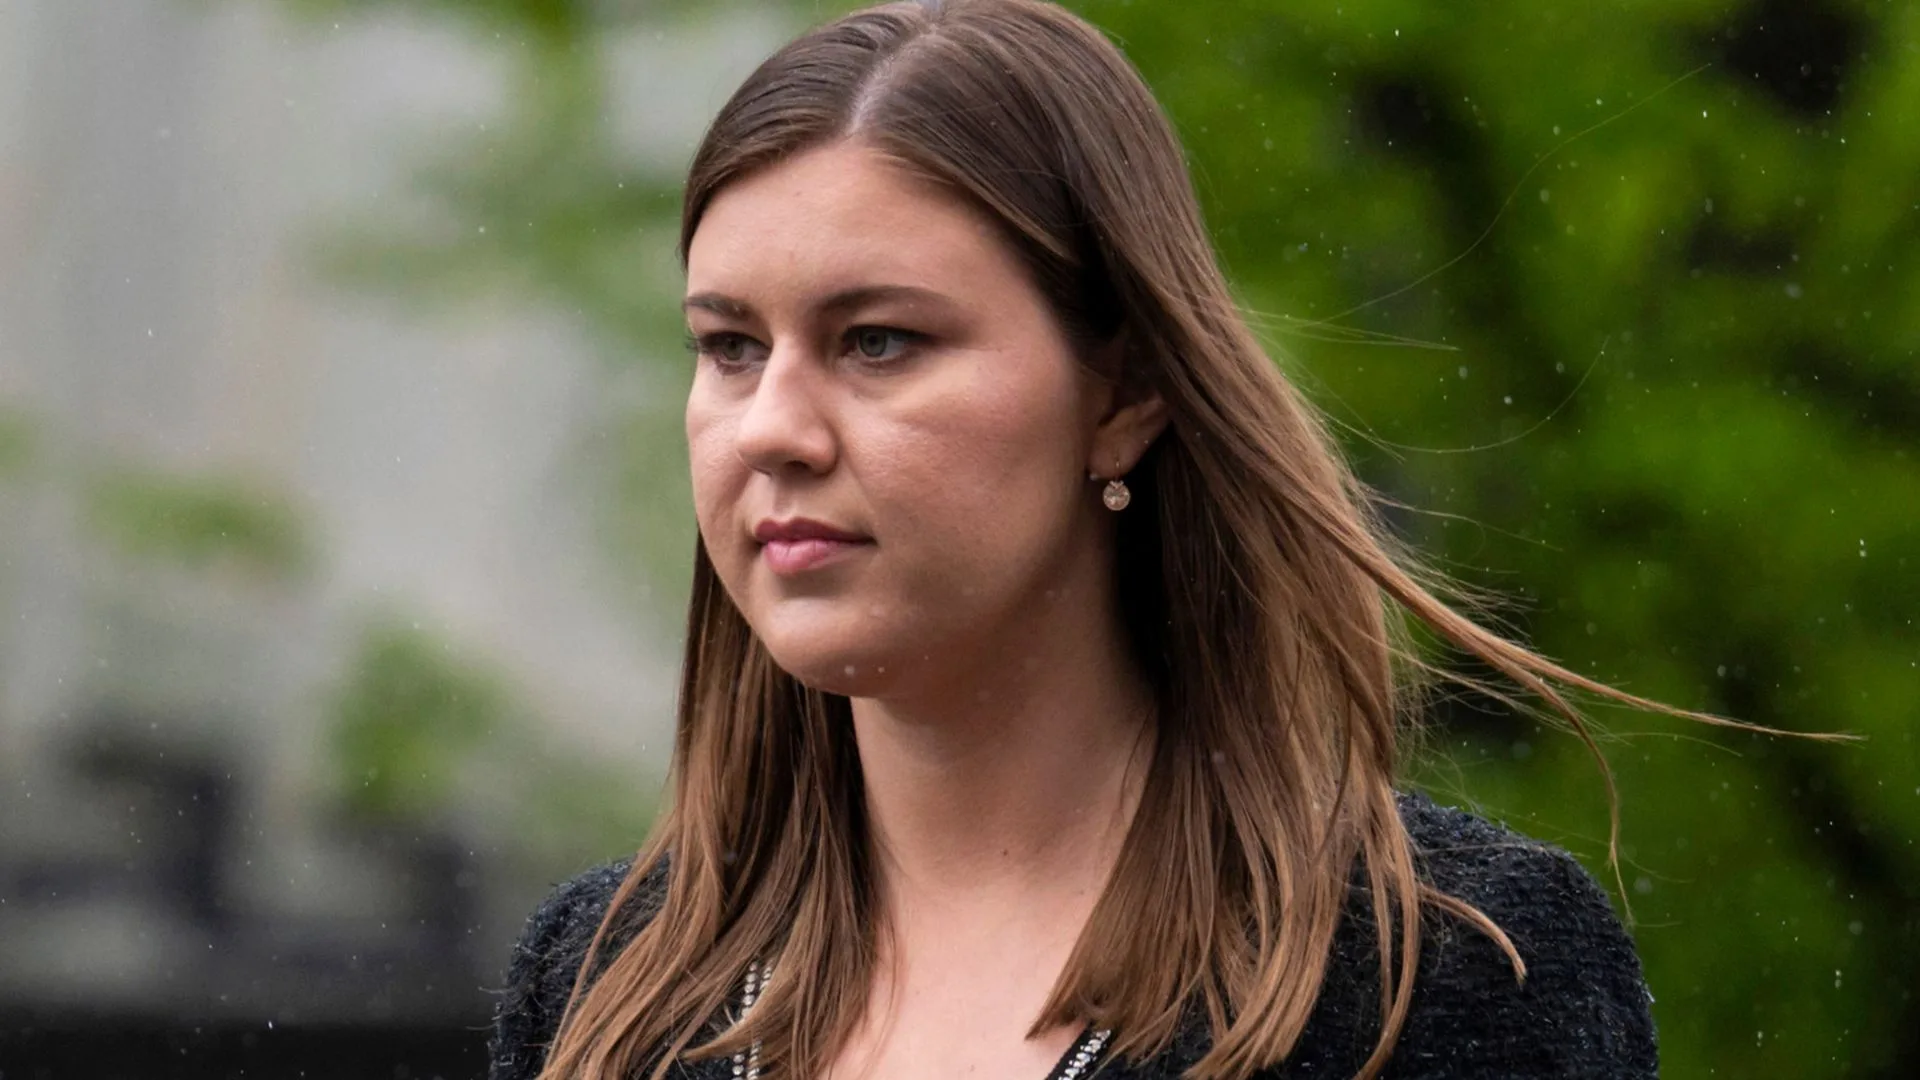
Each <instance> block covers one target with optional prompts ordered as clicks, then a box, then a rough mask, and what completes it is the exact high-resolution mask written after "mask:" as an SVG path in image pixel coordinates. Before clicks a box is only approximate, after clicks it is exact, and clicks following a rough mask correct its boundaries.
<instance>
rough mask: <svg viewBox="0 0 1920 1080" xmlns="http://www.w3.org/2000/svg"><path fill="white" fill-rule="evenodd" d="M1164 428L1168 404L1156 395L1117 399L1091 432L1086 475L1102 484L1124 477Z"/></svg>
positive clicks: (1149, 391) (1154, 392) (1148, 393)
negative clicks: (1091, 442)
mask: <svg viewBox="0 0 1920 1080" xmlns="http://www.w3.org/2000/svg"><path fill="white" fill-rule="evenodd" d="M1166 427H1167V403H1166V402H1165V401H1164V400H1162V399H1161V397H1160V394H1159V392H1158V391H1154V390H1148V391H1144V392H1143V393H1141V394H1140V395H1139V396H1136V397H1135V398H1133V399H1132V400H1130V401H1123V400H1121V399H1120V398H1119V397H1118V396H1117V395H1116V397H1115V400H1114V403H1113V407H1112V408H1111V409H1110V410H1109V411H1108V413H1107V415H1106V417H1105V418H1104V419H1102V420H1101V421H1100V426H1099V427H1098V428H1096V429H1095V430H1094V433H1093V446H1092V447H1091V449H1090V450H1089V453H1088V458H1087V473H1088V475H1090V476H1097V477H1099V478H1100V479H1102V480H1118V479H1120V478H1122V477H1124V476H1126V475H1127V473H1129V472H1132V471H1133V467H1134V466H1135V465H1137V464H1139V463H1140V458H1141V456H1142V455H1144V454H1145V453H1146V452H1147V447H1149V446H1152V445H1153V440H1155V439H1157V438H1159V437H1160V433H1161V432H1162V431H1164V430H1166Z"/></svg>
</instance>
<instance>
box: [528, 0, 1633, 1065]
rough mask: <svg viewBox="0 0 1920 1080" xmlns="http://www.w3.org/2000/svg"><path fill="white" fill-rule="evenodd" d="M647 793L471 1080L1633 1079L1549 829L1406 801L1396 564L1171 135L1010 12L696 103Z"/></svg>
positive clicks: (829, 40)
mask: <svg viewBox="0 0 1920 1080" xmlns="http://www.w3.org/2000/svg"><path fill="white" fill-rule="evenodd" d="M681 252H682V255H683V258H684V261H685V266H686V277H687V295H686V301H685V308H686V316H687V321H688V323H689V325H690V327H691V329H692V331H693V335H694V341H695V343H696V352H697V360H696V362H697V374H696V376H695V378H694V384H693V389H692V392H691V395H690V397H689V399H688V401H687V410H686V413H687V440H688V446H689V449H690V451H691V460H692V473H693V475H692V480H693V490H694V496H695V505H696V508H697V517H698V521H699V530H700V539H699V544H698V547H697V549H696V551H695V556H694V557H695V575H694V586H693V597H692V603H691V610H690V613H689V619H688V633H687V646H686V648H687V653H686V662H685V672H684V678H683V682H682V687H681V696H680V712H679V727H678V738H677V741H676V743H675V747H674V758H673V790H672V797H671V801H670V805H669V807H668V809H667V811H666V812H665V814H664V815H663V817H662V819H661V821H660V823H659V825H658V828H657V829H656V832H655V835H654V836H653V837H652V838H651V840H650V841H649V842H648V844H647V846H646V848H645V849H644V850H643V851H642V852H641V853H640V854H639V855H638V857H637V858H635V859H633V860H631V861H628V862H623V863H621V864H618V865H615V866H610V867H605V868H602V869H599V870H596V871H593V872H590V873H588V874H585V875H583V876H582V877H580V878H578V879H576V880H574V881H572V882H570V883H568V884H566V885H564V886H562V887H561V888H560V889H559V890H558V891H557V892H556V893H555V894H554V895H553V896H552V898H550V899H549V900H548V901H547V903H545V904H544V905H543V906H542V907H541V908H540V909H539V911H537V912H536V913H535V914H534V916H533V918H532V920H531V921H530V923H529V925H528V928H527V931H526V936H525V938H524V940H523V941H522V942H521V943H520V945H519V946H518V948H517V949H516V950H515V952H514V955H513V961H512V969H511V973H510V976H509V986H508V987H507V990H506V994H505V997H504V999H503V1000H502V1002H501V1004H500V1008H499V1014H498V1018H497V1022H496V1025H495V1030H494V1033H493V1043H492V1054H493V1060H492V1076H493V1077H494V1080H533V1078H535V1077H537V1078H539V1080H626V1078H641V1077H650V1078H656V1080H657V1078H663V1077H694V1078H697V1077H713V1078H715V1080H718V1078H722V1077H752V1076H764V1077H769V1078H771V1077H775V1076H780V1077H795V1078H803V1080H814V1078H829V1080H864V1078H875V1080H901V1078H905V1080H922V1078H944V1077H961V1076H967V1077H985V1078H994V1080H1009V1078H1010V1080H1044V1078H1047V1077H1056V1078H1078V1077H1083V1076H1090V1075H1094V1074H1096V1073H1097V1074H1098V1075H1101V1076H1108V1077H1116V1078H1147V1077H1154V1078H1162V1077H1164V1078H1172V1077H1196V1078H1201V1077H1204V1078H1232V1080H1247V1078H1250V1077H1341V1078H1345V1077H1352V1076H1400V1077H1442V1076H1471V1077H1480V1076H1489V1077H1491V1076H1498V1077H1519V1076H1526V1077H1538V1076H1554V1077H1562V1076H1581V1077H1598V1076H1608V1077H1612V1076H1651V1075H1653V1074H1654V1072H1655V1069H1656V1064H1655V1052H1654V1036H1653V1028H1652V1022H1651V1019H1650V1016H1649V1012H1648V995H1647V991H1646V988H1645V986H1644V985H1643V983H1642V981H1641V975H1640V969H1639V964H1638V961H1637V959H1636V957H1635V955H1634V951H1633V947H1632V944H1631V942H1630V941H1629V939H1628V937H1627V935H1626V933H1625V932H1624V931H1623V929H1622V928H1621V926H1620V924H1619V923H1618V922H1617V921H1616V920H1615V918H1614V916H1613V913H1612V911H1611V909H1610V907H1609V905H1608V902H1607V899H1606V897H1605V895H1604V894H1603V893H1602V892H1601V891H1600V890H1599V889H1598V888H1596V887H1595V885H1594V884H1593V883H1592V881H1591V880H1590V879H1589V878H1588V877H1587V876H1586V875H1585V874H1584V873H1583V872H1582V871H1581V870H1580V868H1579V867H1578V866H1577V865H1576V864H1575V863H1574V862H1573V860H1572V859H1570V858H1569V857H1568V856H1567V855H1565V854H1564V853H1562V852H1559V851H1557V850H1555V849H1553V848H1551V847H1547V846H1545V845H1543V844H1539V843H1536V842H1534V841H1531V840H1528V839H1525V838H1523V837H1520V836H1517V835H1515V834H1513V833H1510V832H1506V831H1504V830H1502V829H1500V828H1497V827H1495V826H1493V825H1490V824H1487V823H1485V822H1483V821H1480V820H1478V819H1476V818H1473V817H1471V816H1468V815H1467V814H1464V813H1461V812H1458V811H1453V810H1445V809H1441V808H1439V807H1437V806H1435V805H1434V804H1433V803H1431V802H1429V801H1427V800H1425V799H1423V798H1420V797H1416V796H1409V795H1403V794H1399V793H1397V792H1396V788H1395V778H1396V775H1397V769H1398V765H1399V762H1398V758H1397V751H1396V730H1397V729H1398V728H1399V727H1400V725H1401V724H1403V723H1404V722H1405V720H1406V719H1407V713H1408V712H1409V705H1410V698H1409V695H1408V694H1407V690H1408V686H1409V682H1410V679H1409V676H1410V675H1414V674H1419V673H1420V671H1421V665H1420V664H1419V662H1418V661H1417V659H1415V658H1414V657H1413V656H1412V654H1411V652H1410V651H1409V650H1408V649H1406V648H1405V647H1403V646H1402V645H1401V644H1400V643H1399V642H1400V638H1399V636H1398V634H1397V632H1396V626H1397V621H1398V620H1399V619H1400V618H1401V617H1403V616H1404V615H1409V614H1410V615H1411V616H1412V617H1413V618H1417V619H1418V620H1420V621H1421V622H1423V623H1424V624H1426V626H1427V627H1429V628H1430V629H1431V630H1432V631H1433V632H1434V633H1435V634H1437V635H1438V636H1439V637H1440V638H1442V639H1444V640H1446V641H1448V642H1451V643H1452V644H1453V645H1454V646H1456V647H1458V648H1460V649H1463V650H1465V651H1467V652H1469V653H1472V654H1474V655H1475V656H1477V657H1479V658H1480V660H1482V661H1484V662H1485V663H1487V664H1488V665H1490V666H1491V667H1492V668H1494V669H1496V670H1498V671H1499V672H1501V673H1503V674H1504V675H1505V676H1506V677H1507V678H1509V679H1511V680H1513V681H1514V682H1515V683H1517V684H1518V685H1519V686H1520V687H1522V688H1524V689H1525V690H1527V691H1529V692H1531V693H1533V694H1535V695H1537V696H1539V697H1541V698H1542V699H1544V700H1545V701H1546V702H1548V703H1549V704H1550V705H1551V706H1553V707H1554V708H1556V709H1558V710H1559V711H1561V712H1562V713H1564V714H1565V716H1566V718H1567V719H1568V720H1569V721H1571V722H1572V723H1573V724H1574V726H1575V728H1576V730H1578V731H1580V732H1581V733H1582V734H1583V735H1584V729H1583V728H1579V719H1578V716H1577V715H1576V714H1575V713H1574V712H1573V711H1572V710H1571V709H1570V708H1569V707H1568V706H1567V703H1566V702H1565V701H1564V700H1562V698H1561V697H1560V696H1559V695H1558V694H1557V693H1556V691H1555V690H1554V687H1555V686H1556V685H1561V686H1574V687H1579V688H1582V689H1585V690H1587V691H1590V692H1596V693H1603V694H1608V695H1609V696H1612V697H1614V698H1617V699H1620V700H1625V701H1631V702H1634V703H1636V704H1639V705H1642V706H1648V707H1657V706H1653V705H1652V703H1649V702H1645V701H1640V700H1639V699H1636V698H1631V697H1630V696H1628V695H1624V694H1620V693H1618V692H1615V691H1611V690H1608V689H1607V688H1605V687H1602V686H1598V685H1595V684H1593V683H1591V682H1589V681H1588V680H1586V679H1584V678H1582V677H1580V676H1578V675H1576V674H1574V673H1572V672H1569V671H1567V670H1565V669H1563V668H1561V667H1558V666H1556V665H1554V664H1552V663H1551V662H1549V661H1547V660H1545V659H1542V658H1541V657H1539V656H1537V655H1534V654H1533V653H1531V652H1529V651H1527V650H1526V649H1524V648H1522V647H1520V646H1518V645H1516V644H1513V643H1511V642H1508V641H1506V640H1503V639H1502V638H1500V637H1498V636H1496V635H1494V634H1491V633H1489V632H1487V631H1485V630H1483V629H1481V628H1479V627H1478V626H1476V625H1475V624H1474V623H1473V622H1471V621H1469V620H1467V619H1466V618H1464V617H1462V616H1461V615H1459V614H1457V613H1456V612H1455V611H1454V610H1452V609H1451V608H1449V607H1448V606H1446V605H1445V604H1444V603H1442V602H1441V600H1439V599H1437V598H1436V596H1435V594H1434V592H1433V591H1432V588H1433V584H1432V580H1431V579H1429V578H1425V577H1420V576H1417V575H1416V574H1415V573H1413V572H1412V571H1410V570H1409V569H1407V567H1408V566H1409V565H1410V563H1409V562H1408V560H1406V559H1405V558H1403V557H1402V556H1401V555H1399V554H1398V553H1396V552H1394V551H1393V550H1392V548H1391V545H1390V543H1389V541H1388V540H1387V538H1386V537H1385V535H1384V534H1383V532H1382V531H1381V530H1380V528H1379V527H1378V525H1377V524H1376V523H1375V521H1374V519H1373V517H1372V515H1371V513H1370V507H1369V501H1368V496H1367V494H1366V492H1365V491H1364V490H1363V489H1362V487H1361V486H1360V485H1359V484H1358V483H1357V482H1356V481H1355V479H1354V477H1353V476H1352V474H1351V473H1350V472H1349V471H1348V470H1347V468H1346V467H1345V465H1344V464H1343V463H1342V461H1341V459H1340V457H1339V455H1338V454H1337V452H1336V449H1335V446H1334V444H1333V443H1332V441H1331V440H1330V439H1329V438H1328V436H1327V434H1326V433H1325V431H1324V430H1323V429H1322V427H1321V425H1320V424H1319V422H1318V421H1317V420H1316V419H1315V416H1314V414H1313V412H1312V410H1311V409H1310V408H1309V406H1308V405H1307V404H1306V403H1305V402H1304V401H1303V400H1302V398H1301V397H1300V395H1299V394H1298V393H1297V392H1296V391H1295V390H1294V389H1293V388H1292V387H1291V386H1289V385H1288V384H1287V382H1286V381H1285V380H1284V379H1283V378H1282V377H1281V375H1280V374H1279V373H1278V372H1277V371H1276V369H1275V366H1274V365H1273V364H1272V363H1271V362H1270V360H1269V358H1268V357H1267V356H1266V355H1265V354H1264V353H1263V351H1262V349H1261V346H1260V344H1259V343H1258V341H1257V340H1256V338H1255V337H1254V335H1253V334H1252V333H1251V332H1250V331H1249V329H1248V327H1247V325H1246V323H1245V322H1243V320H1242V318H1241V315H1240V314H1239V312H1238V310H1237V309H1236V307H1235V305H1234V302H1233V299H1232V296H1231V294H1230V293H1229V291H1228V288H1227V285H1226V283H1225V282H1224V281H1223V280H1222V277H1221V274H1220V271H1219V269H1218V267H1217V265H1216V262H1215V259H1214V256H1213V252H1212V249H1211V246H1210V244H1209V241H1208V238H1207V235H1206V232H1205V230H1204V228H1203V226H1202V224H1201V221H1200V217H1199V213H1198V211H1197V208H1196V205H1195V200H1194V196H1193V192H1192V190H1191V187H1190V184H1189V179H1188V176H1187V172H1186V169H1185V166H1184V163H1183V157H1182V153H1181V149H1180V147H1179V145H1178V143H1177V141H1176V139H1175V137H1174V135H1173V133H1172V131H1171V128H1170V126H1169V125H1168V123H1167V121H1166V119H1165V117H1164V116H1163V115H1162V113H1161V111H1160V110H1159V108H1158V107H1157V105H1156V104H1155V102H1154V100H1153V98H1152V96H1151V94H1150V93H1149V91H1148V90H1147V88H1146V86H1145V85H1144V84H1143V83H1142V81H1141V80H1140V78H1139V76H1138V75H1137V73H1136V72H1135V71H1134V70H1133V69H1132V68H1131V66H1130V65H1129V64H1128V63H1127V61H1126V60H1125V59H1124V58H1123V57H1122V56H1121V54H1120V53H1119V51H1118V50H1117V49H1115V48H1114V47H1113V46H1112V45H1111V44H1110V43H1109V42H1108V41H1107V40H1106V39H1104V38H1103V37H1102V36H1101V35H1100V34H1099V33H1098V32H1097V31H1096V30H1094V29H1093V28H1091V27H1089V26H1088V25H1087V24H1085V23H1084V22H1082V21H1080V20H1079V19H1078V18H1076V17H1074V16H1073V15H1070V14H1068V13H1067V12H1065V11H1063V10H1061V9H1058V8H1055V7H1052V6H1049V5H1046V4H1043V3H1040V2H1037V0H950V2H948V3H945V4H941V3H938V2H914V3H900V4H889V5H886V6H883V7H877V8H873V9H870V10H866V11H862V12H859V13H857V14H854V15H851V16H848V17H846V18H843V19H841V20H839V21H837V22H835V23H833V24H831V25H828V26H826V27H823V28H821V29H818V30H815V31H813V32H811V33H809V34H807V35H806V36H804V37H802V38H800V39H799V40H797V41H795V42H793V43H792V44H790V45H788V46H787V47H786V48H784V49H782V50H781V51H780V52H779V53H777V54H776V55H774V56H773V57H772V58H771V59H769V60H768V61H767V62H766V63H765V64H763V65H762V66H761V67H760V68H759V70H758V71H756V72H755V73H754V74H753V76H752V77H751V78H749V79H748V80H747V82H746V84H745V85H744V86H742V87H741V88H740V90H739V91H738V92H737V93H736V94H735V95H734V97H733V98H732V100H731V101H730V102H729V103H728V104H727V105H726V107H725V108H724V109H723V110H722V111H721V113H720V115H719V117H718V118H717V119H716V120H715V121H714V123H713V126H712V129H711V130H710V131H709V132H708V134H707V137H706V140H705V142H704V143H703V144H702V145H701V147H700V149H699V152H698V154H697V155H696V157H695V159H694V163H693V167H692V173H691V176H690V177H689V179H688V182H687V189H686V203H685V212H684V218H683V230H682V234H681Z"/></svg>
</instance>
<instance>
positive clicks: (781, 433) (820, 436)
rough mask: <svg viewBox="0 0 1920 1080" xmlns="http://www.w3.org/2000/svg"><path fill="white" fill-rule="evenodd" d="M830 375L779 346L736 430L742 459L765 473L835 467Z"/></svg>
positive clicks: (801, 354) (801, 355)
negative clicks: (830, 415)
mask: <svg viewBox="0 0 1920 1080" xmlns="http://www.w3.org/2000/svg"><path fill="white" fill-rule="evenodd" d="M829 382H830V378H829V376H828V374H827V373H826V372H825V371H823V370H822V369H821V366H820V365H819V364H818V363H816V362H814V361H813V360H812V359H811V358H809V357H808V356H807V355H806V354H805V353H804V352H803V351H802V350H800V349H796V348H781V347H779V346H776V347H775V348H774V350H773V351H772V352H771V353H770V354H769V355H768V356H767V360H766V363H765V364H764V365H763V366H762V367H761V369H760V374H759V377H758V379H757V380H756V382H755V384H754V388H753V392H752V394H751V395H749V397H748V398H747V401H746V411H745V412H744V413H742V415H741V417H740V423H739V426H738V427H737V428H736V429H735V435H734V439H735V443H736V448H737V451H738V453H739V455H740V460H741V461H743V462H745V463H746V465H747V467H748V468H751V469H753V470H755V471H756V472H762V473H768V474H773V473H779V472H788V471H792V470H795V469H799V470H804V471H806V472H809V473H824V472H826V471H828V470H829V469H831V468H832V467H833V462H834V456H835V442H834V434H833V427H832V424H831V423H830V422H829V419H828V410H827V408H826V405H827V401H826V398H827V396H828V394H829V392H830V390H831V387H830V385H829Z"/></svg>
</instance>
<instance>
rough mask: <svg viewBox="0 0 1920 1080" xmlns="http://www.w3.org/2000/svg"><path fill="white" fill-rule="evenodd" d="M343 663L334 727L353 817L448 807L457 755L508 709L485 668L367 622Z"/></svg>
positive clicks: (417, 634)
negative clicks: (344, 672) (345, 668)
mask: <svg viewBox="0 0 1920 1080" xmlns="http://www.w3.org/2000/svg"><path fill="white" fill-rule="evenodd" d="M348 671H349V675H348V679H347V681H346V683H345V685H344V686H343V687H342V688H341V690H340V693H339V698H338V700H337V701H335V702H334V705H333V709H332V712H333V716H334V721H333V724H332V728H331V732H332V738H333V744H334V760H335V762H336V764H337V765H338V767H339V769H340V770H341V777H340V782H339V790H340V791H341V792H342V795H343V803H344V805H345V807H346V809H347V810H348V812H349V813H350V814H352V815H354V816H356V817H361V818H365V819H374V820H381V819H388V820H390V819H417V818H421V817H427V816H432V815H434V814H437V813H439V812H441V811H444V810H445V809H446V804H447V802H448V798H449V796H450V795H451V794H452V793H453V786H454V782H455V780H456V779H457V776H458V773H459V769H460V766H461V764H462V763H463V762H464V761H465V760H466V759H467V758H468V757H469V756H471V755H472V754H473V753H474V751H475V750H476V749H477V748H478V747H480V746H481V745H482V744H483V743H484V742H485V741H486V739H487V738H488V736H490V735H492V734H494V733H495V732H498V731H500V730H501V729H502V728H503V727H504V726H505V724H506V723H507V722H508V720H509V718H510V717H511V715H512V712H511V705H510V703H509V699H508V695H507V691H506V688H505V687H503V686H502V685H501V684H500V683H499V682H498V681H497V680H496V678H495V677H494V675H493V674H492V672H491V671H490V670H488V669H487V668H486V667H485V666H483V665H480V664H477V663H474V662H472V661H468V660H464V659H462V658H461V657H458V656H456V655H454V654H453V652H452V650H451V649H450V647H449V646H448V645H447V644H446V643H444V642H441V641H436V640H434V639H433V638H432V637H431V636H430V635H428V634H425V633H423V632H421V631H419V630H416V629H411V628H406V627H401V626H398V625H384V626H377V627H375V628H373V629H371V630H369V631H368V632H367V633H366V634H365V635H364V637H363V638H362V640H361V642H360V644H359V647H358V651H357V654H356V655H355V656H354V657H353V659H352V660H351V661H350V663H349V667H348Z"/></svg>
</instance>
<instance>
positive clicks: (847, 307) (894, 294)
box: [680, 285, 953, 320]
mask: <svg viewBox="0 0 1920 1080" xmlns="http://www.w3.org/2000/svg"><path fill="white" fill-rule="evenodd" d="M886 300H907V301H917V302H919V303H924V304H935V305H939V306H942V307H951V306H952V304H953V301H952V299H951V298H949V297H948V296H947V295H946V294H945V293H939V292H935V291H934V290H932V289H923V288H921V287H919V286H917V285H856V286H854V287H852V288H848V289H841V290H839V291H838V292H835V293H832V294H830V295H828V296H827V297H826V298H825V299H823V300H821V301H820V302H819V303H818V304H816V305H814V310H815V311H816V312H817V313H819V314H821V315H842V314H845V313H847V312H849V311H853V310H856V309H858V308H863V307H867V306H869V305H872V304H877V303H880V302H882V301H886ZM680 307H681V310H683V311H695V310H698V311H710V312H713V313H714V314H715V315H719V316H721V317H723V318H728V319H742V320H744V319H750V318H752V317H753V305H751V304H749V303H747V302H746V301H744V300H737V299H735V298H733V297H731V296H727V295H725V294H724V293H717V292H701V293H694V294H692V295H690V296H688V297H687V298H686V299H685V300H684V301H682V302H681V304H680Z"/></svg>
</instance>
